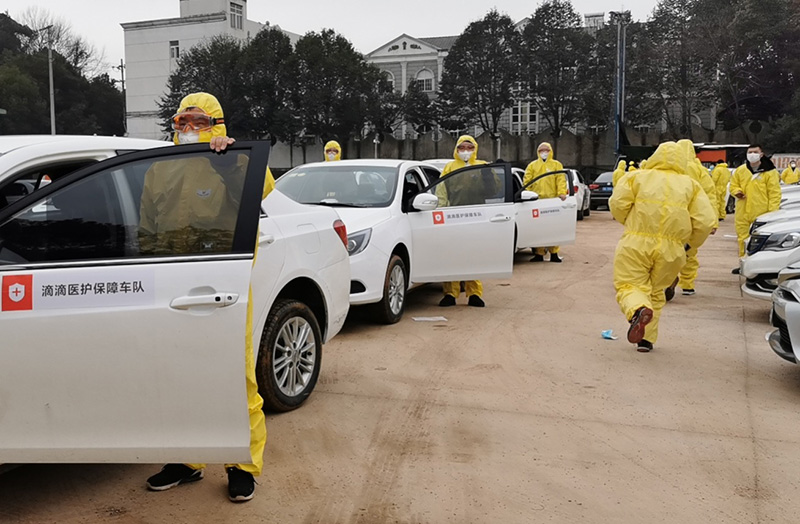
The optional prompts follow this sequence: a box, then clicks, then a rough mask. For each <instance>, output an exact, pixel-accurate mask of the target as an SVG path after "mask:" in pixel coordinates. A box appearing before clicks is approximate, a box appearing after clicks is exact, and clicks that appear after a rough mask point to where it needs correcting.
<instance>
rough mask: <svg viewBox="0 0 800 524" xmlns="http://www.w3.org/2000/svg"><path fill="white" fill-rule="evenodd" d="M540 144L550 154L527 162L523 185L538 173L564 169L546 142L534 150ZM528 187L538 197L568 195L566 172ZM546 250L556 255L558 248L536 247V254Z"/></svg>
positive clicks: (540, 180) (537, 149)
mask: <svg viewBox="0 0 800 524" xmlns="http://www.w3.org/2000/svg"><path fill="white" fill-rule="evenodd" d="M542 146H547V147H549V148H550V151H551V154H550V156H549V157H548V158H547V161H544V160H542V159H541V157H539V158H537V159H536V160H534V161H533V162H531V163H530V164H528V167H527V168H526V169H525V176H524V177H523V179H522V185H523V186H525V185H527V184H528V182H530V181H531V180H534V179H535V178H536V177H538V176H540V175H543V174H545V173H550V172H552V171H560V170H562V169H564V166H563V165H561V162H559V161H558V160H556V159H555V158H553V154H552V151H553V148H552V147H551V146H550V144H548V143H547V142H542V143H541V144H539V147H537V148H536V151H539V150H540V149H541V148H542ZM528 189H529V190H530V191H535V192H536V193H537V194H538V195H539V198H540V199H543V198H557V197H560V196H566V195H569V187H568V186H567V175H566V174H561V175H554V176H548V177H544V178H542V179H539V180H538V181H536V182H534V183H533V184H532V185H531V186H530V187H529V188H528ZM548 251H549V252H550V253H552V254H554V255H557V254H558V252H559V251H560V249H559V247H558V246H551V247H537V248H536V254H537V255H544V254H545V253H546V252H548Z"/></svg>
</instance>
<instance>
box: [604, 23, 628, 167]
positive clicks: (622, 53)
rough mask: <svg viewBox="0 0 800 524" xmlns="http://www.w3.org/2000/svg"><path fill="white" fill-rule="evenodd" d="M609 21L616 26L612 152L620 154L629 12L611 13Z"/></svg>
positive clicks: (623, 116)
mask: <svg viewBox="0 0 800 524" xmlns="http://www.w3.org/2000/svg"><path fill="white" fill-rule="evenodd" d="M609 14H610V15H611V21H612V22H616V24H617V74H616V89H615V103H614V152H615V153H616V155H617V156H618V157H619V156H620V154H622V132H623V129H622V124H623V122H624V121H625V61H626V58H627V51H626V49H625V47H626V33H627V26H628V24H629V23H630V20H631V12H630V11H611V12H610V13H609Z"/></svg>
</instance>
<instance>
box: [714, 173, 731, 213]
mask: <svg viewBox="0 0 800 524" xmlns="http://www.w3.org/2000/svg"><path fill="white" fill-rule="evenodd" d="M711 181H712V182H713V183H714V187H716V188H717V218H718V219H719V220H725V217H726V216H727V211H726V208H727V206H728V182H730V181H731V170H730V169H728V164H727V163H725V162H722V161H720V162H717V165H716V166H714V170H713V171H711Z"/></svg>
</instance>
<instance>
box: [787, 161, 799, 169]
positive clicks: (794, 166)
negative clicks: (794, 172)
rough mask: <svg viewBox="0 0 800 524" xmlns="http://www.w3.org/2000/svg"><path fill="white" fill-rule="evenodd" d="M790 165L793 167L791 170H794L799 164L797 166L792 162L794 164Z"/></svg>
mask: <svg viewBox="0 0 800 524" xmlns="http://www.w3.org/2000/svg"><path fill="white" fill-rule="evenodd" d="M789 165H790V166H791V168H792V169H794V168H796V167H797V164H795V163H794V162H792V163H791V164H789Z"/></svg>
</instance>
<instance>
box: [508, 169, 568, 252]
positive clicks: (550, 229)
mask: <svg viewBox="0 0 800 524" xmlns="http://www.w3.org/2000/svg"><path fill="white" fill-rule="evenodd" d="M556 176H560V177H569V172H568V171H567V170H562V171H552V172H550V173H544V174H543V175H541V176H539V177H536V178H535V179H533V180H531V181H530V182H529V183H528V184H526V185H524V186H523V187H521V188H520V189H519V190H517V192H516V194H515V197H516V200H517V203H516V204H514V206H515V213H516V215H515V216H516V223H517V249H523V248H528V247H549V246H564V245H568V244H574V243H575V227H576V218H575V217H576V212H577V209H578V202H577V197H576V195H575V191H574V187H573V184H572V182H571V181H570V180H569V178H567V179H566V180H567V191H568V195H567V199H566V200H561V199H560V198H558V197H553V198H541V197H540V198H539V199H538V200H534V201H528V202H523V201H521V200H520V195H521V193H522V191H535V189H532V188H534V187H535V185H536V182H539V181H541V180H543V179H545V178H547V177H556Z"/></svg>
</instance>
